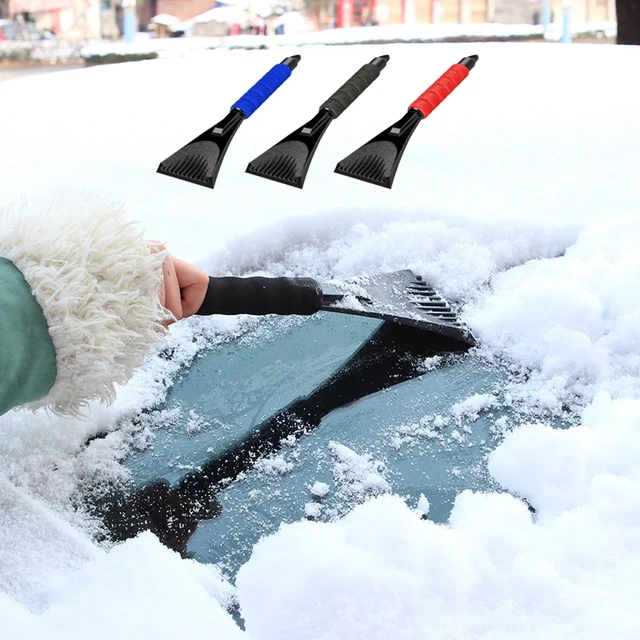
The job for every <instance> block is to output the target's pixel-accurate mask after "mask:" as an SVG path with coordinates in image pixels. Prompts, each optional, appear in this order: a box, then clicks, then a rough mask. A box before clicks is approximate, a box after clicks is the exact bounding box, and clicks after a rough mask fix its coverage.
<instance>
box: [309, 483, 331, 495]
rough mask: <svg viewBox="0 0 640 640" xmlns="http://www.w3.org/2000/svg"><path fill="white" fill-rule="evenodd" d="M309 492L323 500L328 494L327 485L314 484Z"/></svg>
mask: <svg viewBox="0 0 640 640" xmlns="http://www.w3.org/2000/svg"><path fill="white" fill-rule="evenodd" d="M309 491H310V492H311V493H312V494H313V495H314V496H316V497H318V498H324V497H325V496H327V495H328V494H329V485H328V484H327V483H326V482H314V483H313V485H312V486H311V487H310V488H309Z"/></svg>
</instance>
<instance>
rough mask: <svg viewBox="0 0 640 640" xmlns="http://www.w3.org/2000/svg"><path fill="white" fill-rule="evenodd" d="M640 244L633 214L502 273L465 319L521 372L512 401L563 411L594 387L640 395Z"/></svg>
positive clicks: (583, 400) (489, 347)
mask: <svg viewBox="0 0 640 640" xmlns="http://www.w3.org/2000/svg"><path fill="white" fill-rule="evenodd" d="M639 242H640V222H639V221H638V219H637V218H635V219H628V220H620V221H616V222H613V223H601V224H595V225H592V226H590V227H589V228H587V229H585V230H584V231H583V232H582V233H581V234H580V237H579V238H578V240H577V242H576V243H575V244H574V245H572V246H571V247H569V248H568V249H567V251H566V253H565V254H564V255H563V256H562V257H561V258H557V259H551V260H536V261H532V262H528V263H527V264H524V265H522V266H520V267H516V268H514V269H511V270H509V271H507V272H505V273H501V274H498V275H497V276H495V278H493V280H492V292H491V294H490V295H488V296H486V297H485V298H484V299H483V300H482V302H480V303H479V304H478V305H476V306H473V307H472V308H471V309H469V311H468V314H467V317H466V319H467V321H468V322H469V323H470V324H471V326H472V327H473V328H474V329H475V330H476V332H477V333H478V335H479V337H480V338H481V339H482V342H483V349H484V350H485V351H487V352H491V354H493V356H494V357H495V356H496V354H502V355H504V356H506V357H507V358H508V359H509V360H510V362H512V363H514V364H515V365H517V368H518V369H519V370H520V371H527V372H528V371H533V373H532V374H531V375H528V376H527V377H526V379H525V380H524V381H519V382H514V383H513V384H512V385H511V389H510V391H511V396H512V399H513V402H514V403H520V404H523V405H524V406H525V408H526V409H527V410H533V409H542V410H550V411H554V412H556V413H557V412H559V411H560V410H561V409H562V408H563V407H573V406H574V405H576V404H578V405H582V406H583V405H584V404H586V403H587V402H589V401H590V400H591V399H592V398H593V396H594V394H595V393H596V391H598V390H604V391H607V392H609V393H611V395H612V396H614V397H625V396H627V397H632V398H639V397H640V298H638V296H636V295H634V294H633V292H634V291H635V290H637V287H638V283H640V260H638V257H637V250H636V247H637V246H638V243H639Z"/></svg>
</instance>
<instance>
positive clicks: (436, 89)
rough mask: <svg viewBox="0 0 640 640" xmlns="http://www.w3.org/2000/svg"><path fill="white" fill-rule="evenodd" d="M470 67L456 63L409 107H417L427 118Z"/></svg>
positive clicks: (466, 73) (467, 73) (463, 77)
mask: <svg viewBox="0 0 640 640" xmlns="http://www.w3.org/2000/svg"><path fill="white" fill-rule="evenodd" d="M468 75H469V69H468V68H467V67H465V66H464V65H463V64H454V65H453V66H452V67H450V68H449V69H448V70H447V71H445V72H444V73H443V74H442V75H441V76H440V77H439V78H438V79H437V80H436V81H435V82H434V83H433V84H432V85H431V86H430V87H429V88H428V89H427V90H426V91H425V92H424V93H423V94H422V95H421V96H420V97H419V98H418V99H417V100H414V101H413V102H412V103H411V104H410V105H409V109H417V110H418V111H420V113H422V117H423V118H426V117H427V116H428V115H429V114H430V113H431V112H432V111H433V110H434V109H435V108H436V107H437V106H438V105H439V104H440V103H441V102H442V101H443V100H444V99H445V98H446V97H447V96H448V95H449V94H450V93H451V92H452V91H453V90H454V89H455V88H456V87H457V86H458V85H459V84H460V83H461V82H462V81H463V80H464V79H465V78H466V77H467V76H468Z"/></svg>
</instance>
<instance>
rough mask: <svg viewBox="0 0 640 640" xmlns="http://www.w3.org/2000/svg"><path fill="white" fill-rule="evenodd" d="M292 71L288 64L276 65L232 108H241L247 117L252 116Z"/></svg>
mask: <svg viewBox="0 0 640 640" xmlns="http://www.w3.org/2000/svg"><path fill="white" fill-rule="evenodd" d="M291 71H292V70H291V68H290V67H288V66H287V65H286V64H282V63H279V64H277V65H275V66H274V67H273V68H272V69H271V70H270V71H267V73H265V75H263V76H262V78H260V80H258V82H256V83H255V84H254V85H253V87H251V89H249V91H247V93H245V94H244V95H243V96H242V98H240V99H239V100H236V102H234V103H233V105H232V106H231V108H232V109H240V111H242V112H243V113H244V115H245V116H246V117H247V118H250V117H251V116H252V115H253V113H254V112H255V111H256V110H257V109H258V108H259V107H261V106H262V105H263V104H264V103H265V102H266V101H267V99H268V98H270V97H271V96H272V95H273V94H274V93H275V92H276V91H277V90H278V89H279V88H280V87H281V86H282V85H283V84H284V82H285V80H287V79H288V78H289V76H290V75H291Z"/></svg>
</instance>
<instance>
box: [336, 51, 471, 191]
mask: <svg viewBox="0 0 640 640" xmlns="http://www.w3.org/2000/svg"><path fill="white" fill-rule="evenodd" d="M477 61H478V56H468V57H466V58H463V59H462V60H460V62H458V63H457V64H454V65H453V66H452V67H450V68H449V69H448V70H447V71H445V72H444V73H443V74H442V75H441V76H440V77H439V78H438V79H437V80H436V81H435V82H434V83H433V84H432V85H431V86H430V87H429V88H428V89H427V90H426V91H425V92H424V93H423V94H422V95H421V96H420V97H419V98H417V99H416V100H414V101H413V102H412V103H411V105H409V111H408V112H407V113H406V114H405V115H404V116H403V117H402V118H400V120H398V122H396V123H395V124H392V125H391V126H390V127H389V128H388V129H385V130H384V131H383V132H382V133H381V134H380V135H377V136H376V137H375V138H373V139H372V140H369V142H367V144H365V145H363V146H362V147H360V148H359V149H357V150H356V151H354V152H353V153H352V154H351V155H348V156H347V157H346V158H344V159H343V160H340V162H338V165H337V166H336V168H335V172H336V173H339V174H341V175H344V176H349V177H350V178H355V179H356V180H363V181H364V182H371V183H372V184H377V185H378V186H380V187H387V188H388V189H391V187H392V185H393V179H394V178H395V175H396V171H397V170H398V165H399V164H400V160H401V159H402V154H403V153H404V150H405V148H406V146H407V143H408V142H409V138H411V136H412V134H413V132H414V131H415V130H416V127H417V126H418V124H419V123H420V121H421V120H423V119H424V118H426V117H427V116H428V115H429V114H430V113H431V112H432V111H433V110H434V109H435V108H436V107H437V106H438V105H439V104H440V103H441V102H443V100H444V99H445V98H446V97H447V96H448V95H449V94H450V93H451V92H452V91H453V90H454V89H455V88H456V87H457V86H458V85H459V84H460V83H461V82H462V81H463V80H464V79H465V78H466V77H467V76H468V75H469V71H471V69H473V67H474V65H475V63H476V62H477Z"/></svg>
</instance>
